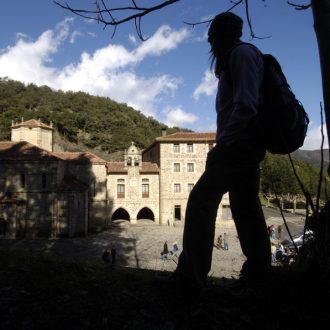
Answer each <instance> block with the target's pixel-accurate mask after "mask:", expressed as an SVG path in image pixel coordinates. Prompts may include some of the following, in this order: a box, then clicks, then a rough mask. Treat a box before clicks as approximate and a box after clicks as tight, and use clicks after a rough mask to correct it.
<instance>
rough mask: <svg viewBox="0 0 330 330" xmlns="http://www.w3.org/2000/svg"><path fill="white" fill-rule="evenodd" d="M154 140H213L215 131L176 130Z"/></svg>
mask: <svg viewBox="0 0 330 330" xmlns="http://www.w3.org/2000/svg"><path fill="white" fill-rule="evenodd" d="M156 141H164V142H175V141H178V142H179V141H191V142H194V141H215V133H214V132H208V133H194V132H176V133H173V134H169V135H166V136H161V137H158V138H156Z"/></svg>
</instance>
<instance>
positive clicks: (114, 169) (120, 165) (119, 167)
mask: <svg viewBox="0 0 330 330" xmlns="http://www.w3.org/2000/svg"><path fill="white" fill-rule="evenodd" d="M108 173H127V169H126V168H125V165H124V162H108Z"/></svg>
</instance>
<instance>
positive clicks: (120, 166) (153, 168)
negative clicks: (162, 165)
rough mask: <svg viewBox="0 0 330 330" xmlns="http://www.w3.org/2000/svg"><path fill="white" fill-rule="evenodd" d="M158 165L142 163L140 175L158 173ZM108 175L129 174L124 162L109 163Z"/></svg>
mask: <svg viewBox="0 0 330 330" xmlns="http://www.w3.org/2000/svg"><path fill="white" fill-rule="evenodd" d="M158 172H159V168H158V165H157V164H155V163H151V162H142V167H141V168H140V173H158ZM108 173H127V167H125V164H124V162H108Z"/></svg>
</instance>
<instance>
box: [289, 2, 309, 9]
mask: <svg viewBox="0 0 330 330" xmlns="http://www.w3.org/2000/svg"><path fill="white" fill-rule="evenodd" d="M287 4H288V5H290V6H292V7H294V8H295V9H296V10H306V9H308V8H311V7H312V4H311V3H310V4H308V5H298V4H295V3H293V2H290V1H287Z"/></svg>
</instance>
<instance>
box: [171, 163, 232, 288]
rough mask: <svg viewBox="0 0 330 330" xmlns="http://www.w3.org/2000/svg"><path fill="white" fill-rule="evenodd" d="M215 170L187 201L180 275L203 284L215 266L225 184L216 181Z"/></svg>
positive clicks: (202, 180)
mask: <svg viewBox="0 0 330 330" xmlns="http://www.w3.org/2000/svg"><path fill="white" fill-rule="evenodd" d="M215 174H216V173H215V171H214V170H206V171H205V172H204V174H203V175H202V176H201V178H200V179H199V181H198V182H197V183H196V185H195V187H194V188H193V190H192V191H191V193H190V195H189V199H188V203H187V208H186V215H185V225H184V232H183V246H182V252H181V254H180V256H179V262H178V267H177V269H176V274H179V275H181V276H183V277H184V278H186V279H187V280H188V281H190V282H191V284H192V285H196V286H199V287H203V286H204V285H205V284H206V277H207V274H208V272H209V271H210V268H211V261H212V251H213V243H214V232H215V219H216V215H217V210H218V206H219V203H220V201H221V198H222V195H223V194H224V192H225V191H226V187H225V185H220V184H219V183H218V180H215V178H214V175H215Z"/></svg>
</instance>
